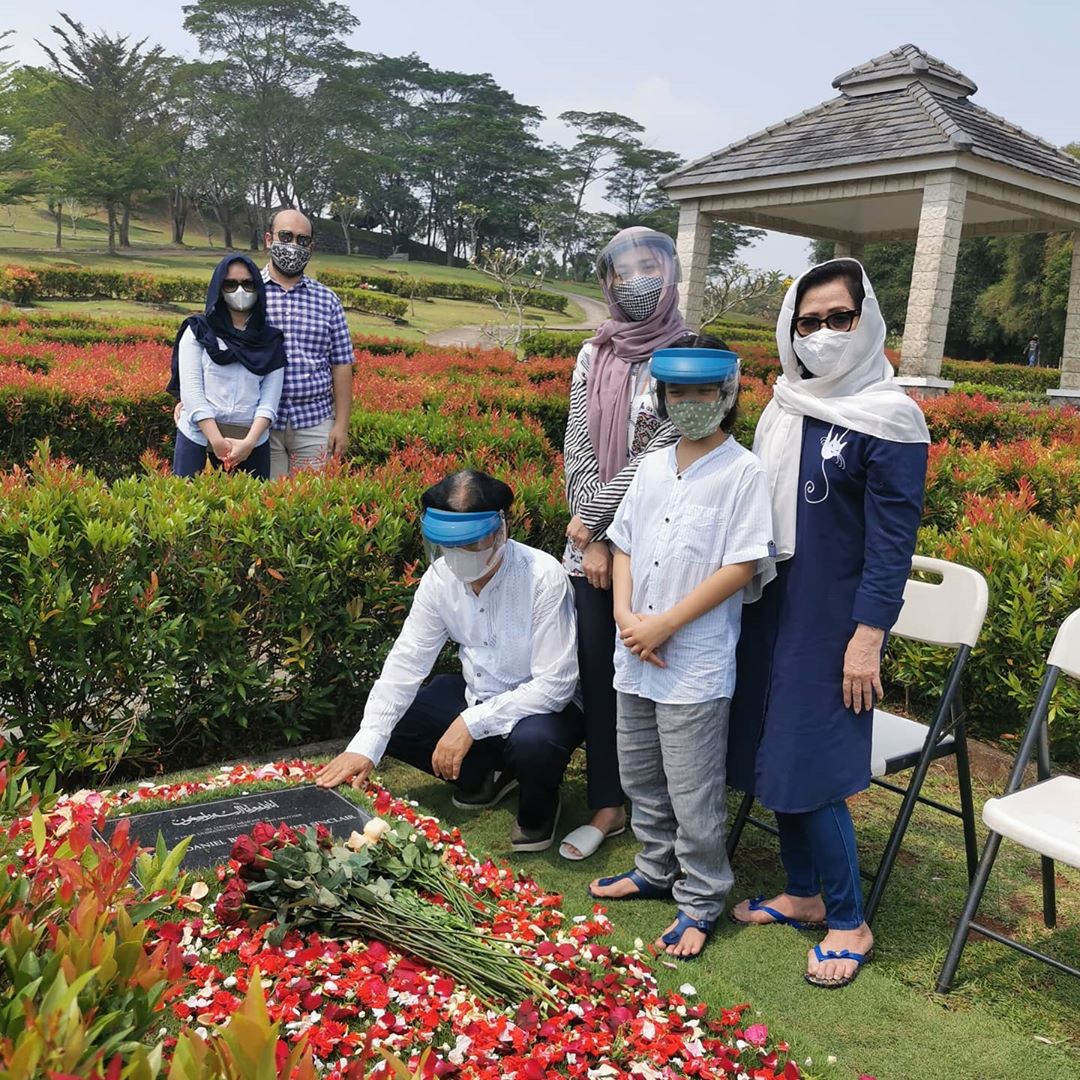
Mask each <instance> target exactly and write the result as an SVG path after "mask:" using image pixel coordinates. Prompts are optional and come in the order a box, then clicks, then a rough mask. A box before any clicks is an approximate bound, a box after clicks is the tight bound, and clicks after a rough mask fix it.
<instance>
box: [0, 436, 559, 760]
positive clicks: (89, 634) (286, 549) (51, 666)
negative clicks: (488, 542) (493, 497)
mask: <svg viewBox="0 0 1080 1080" xmlns="http://www.w3.org/2000/svg"><path fill="white" fill-rule="evenodd" d="M522 452H525V450H524V447H523V448H522ZM469 460H475V461H477V463H480V464H482V465H483V466H484V467H486V468H488V469H490V470H491V471H493V472H495V473H497V474H500V475H503V476H505V477H506V479H507V480H508V481H509V482H510V483H511V484H512V485H513V487H514V488H515V490H516V491H517V493H518V503H517V513H516V516H515V521H514V532H515V535H517V536H519V537H520V538H521V539H524V540H526V541H528V542H530V543H534V544H536V545H537V546H542V547H547V548H549V549H555V548H557V546H558V541H559V539H560V538H561V536H562V535H563V529H564V528H565V522H566V512H565V509H564V506H563V497H562V480H561V477H560V476H558V475H557V474H554V473H553V472H552V470H550V469H547V468H545V467H544V466H543V465H542V464H538V463H535V462H531V461H530V462H522V461H513V460H507V459H506V458H505V457H504V456H503V455H502V454H501V452H500V450H499V449H498V444H494V445H492V446H490V447H489V448H488V449H487V450H486V451H484V452H483V453H479V452H477V453H476V454H475V455H473V457H472V458H471V459H470V455H469V454H468V453H465V454H460V455H459V454H456V453H451V452H448V453H446V454H439V453H435V452H432V450H431V449H430V448H429V447H427V446H424V445H422V444H416V443H411V444H407V445H406V446H405V447H404V448H403V449H402V450H400V451H398V452H396V453H394V454H393V455H391V456H390V457H389V458H388V460H387V461H386V462H385V463H384V464H382V465H380V466H371V467H369V468H367V469H363V470H359V471H356V472H354V473H351V474H342V473H340V472H338V471H336V470H329V471H327V472H324V473H321V474H303V475H301V476H298V477H295V478H293V479H291V480H286V481H283V482H279V483H277V484H269V485H267V484H262V483H260V482H258V481H255V480H252V479H251V478H249V477H247V476H244V475H228V474H224V473H221V472H214V473H208V474H203V475H201V476H199V477H197V478H196V479H195V480H194V481H190V482H188V481H183V480H179V479H176V478H173V477H165V476H159V475H156V474H151V475H147V476H142V477H129V478H127V479H123V480H117V481H115V482H114V483H113V484H112V485H111V486H110V485H108V484H107V483H105V482H104V481H102V480H99V479H97V478H96V477H94V476H92V475H91V474H88V473H84V472H82V471H81V470H79V469H71V468H68V467H65V466H62V465H60V464H56V463H53V462H50V461H49V460H48V459H47V458H45V457H43V456H42V457H39V458H38V459H37V460H35V461H34V462H33V464H32V466H31V471H30V472H29V473H25V472H23V473H19V474H14V475H12V474H8V475H6V476H0V485H2V497H3V504H4V513H3V514H2V515H0V635H2V636H3V640H4V641H6V642H8V643H9V647H7V648H5V649H4V650H3V651H2V653H0V727H8V726H12V725H15V726H18V727H19V728H21V730H22V732H23V737H22V739H21V741H20V743H19V745H20V746H21V747H25V748H26V749H27V750H28V751H29V752H30V753H31V756H32V758H33V759H34V760H35V761H46V760H47V761H49V762H50V764H52V765H54V766H55V767H56V768H57V769H58V770H60V771H62V772H64V773H66V774H67V775H68V776H69V777H71V776H73V775H74V776H78V777H84V776H86V775H88V774H92V773H95V772H102V771H109V770H112V769H119V770H120V771H121V772H126V773H131V772H136V771H146V770H152V769H154V768H175V767H179V766H183V765H187V764H195V763H198V762H203V761H209V760H214V759H215V758H220V757H221V756H222V755H224V754H227V753H229V752H231V751H232V750H234V749H235V747H236V746H238V745H243V746H244V747H245V748H246V749H249V750H252V751H255V750H258V749H270V748H274V747H280V746H282V745H285V744H288V743H293V742H296V741H299V740H302V739H310V738H313V737H316V738H325V737H327V736H329V735H331V734H333V733H335V732H336V731H338V730H353V729H355V726H356V723H357V718H358V716H359V714H360V709H361V706H362V703H363V699H364V695H365V694H366V692H367V689H368V688H369V687H370V685H371V682H372V680H373V678H374V677H375V675H376V674H377V672H378V670H379V668H380V666H381V663H382V660H383V657H384V656H385V654H386V651H387V648H388V647H389V644H390V642H391V641H392V640H393V637H394V635H395V634H396V631H397V628H398V627H399V626H400V623H401V619H402V617H403V614H404V611H405V608H406V605H407V603H408V598H409V596H410V594H411V587H412V584H413V581H414V577H413V568H414V566H415V563H416V561H417V560H418V559H420V558H421V544H420V540H419V536H418V531H417V527H416V516H417V506H418V503H419V495H420V492H421V491H422V490H423V488H424V487H426V486H427V485H428V484H430V483H432V482H434V480H436V479H438V478H440V477H441V476H442V475H444V473H445V472H446V471H447V470H448V469H449V468H451V467H455V466H456V465H457V464H459V463H460V462H468V461H469Z"/></svg>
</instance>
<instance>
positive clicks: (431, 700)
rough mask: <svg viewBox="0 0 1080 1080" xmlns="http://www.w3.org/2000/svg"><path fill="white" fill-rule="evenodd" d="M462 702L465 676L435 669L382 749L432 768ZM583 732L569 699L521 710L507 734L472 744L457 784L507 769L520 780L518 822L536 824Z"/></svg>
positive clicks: (543, 818) (472, 787)
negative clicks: (540, 709)
mask: <svg viewBox="0 0 1080 1080" xmlns="http://www.w3.org/2000/svg"><path fill="white" fill-rule="evenodd" d="M465 705H466V702H465V680H464V679H463V678H462V677H461V676H460V675H436V676H435V678H434V679H432V680H431V682H429V683H428V684H427V686H425V687H423V688H422V689H421V690H420V692H419V693H418V694H417V695H416V698H415V700H414V701H413V703H412V705H410V706H409V708H408V710H407V711H406V713H405V715H404V716H403V717H402V718H401V719H400V720H399V721H398V723H397V726H396V727H395V728H394V733H393V735H391V736H390V743H389V745H388V746H387V748H386V752H387V753H388V754H389V755H390V756H391V757H394V758H397V759H398V761H404V762H405V763H406V764H408V765H412V766H413V768H416V769H422V770H423V771H424V772H426V773H430V772H431V771H432V769H431V755H432V754H433V753H434V752H435V744H436V743H438V741H439V740H440V739H441V738H442V737H443V735H444V734H445V733H446V729H447V728H448V727H449V726H450V725H451V724H452V723H453V722H454V720H455V719H456V718H457V717H458V716H459V715H460V714H461V711H462V710H463V709H464V708H465ZM583 734H584V733H583V731H582V723H581V712H580V710H579V709H578V707H577V706H576V705H573V704H571V705H567V707H566V708H565V709H563V711H562V712H560V713H539V714H537V715H535V716H524V717H522V718H521V719H520V720H519V721H518V722H517V723H516V724H515V725H514V727H513V729H512V730H511V731H510V734H509V735H507V736H506V738H505V739H504V738H502V737H501V736H498V735H496V736H493V737H492V738H489V739H477V741H476V742H474V743H473V744H472V746H471V747H470V749H469V752H468V753H467V754H466V755H465V760H464V761H462V763H461V772H460V774H459V775H458V779H457V787H458V789H459V790H460V791H463V792H473V791H476V790H477V789H478V788H479V787H481V785H482V784H483V783H484V779H485V777H486V776H487V774H488V772H489V771H491V770H492V769H499V770H509V771H510V772H511V773H513V775H514V776H516V777H517V779H518V783H519V784H520V785H521V787H520V790H519V793H518V818H517V819H518V824H519V825H520V826H521V827H522V828H523V829H537V828H539V827H540V826H541V825H544V824H546V823H548V822H550V821H551V817H552V815H553V814H554V813H555V808H556V807H557V806H558V805H559V786H560V785H561V784H562V778H563V773H564V772H565V771H566V766H567V763H568V762H569V761H570V755H571V754H572V753H573V752H574V749H575V748H576V747H577V746H578V744H579V743H580V742H581V739H582V735H583Z"/></svg>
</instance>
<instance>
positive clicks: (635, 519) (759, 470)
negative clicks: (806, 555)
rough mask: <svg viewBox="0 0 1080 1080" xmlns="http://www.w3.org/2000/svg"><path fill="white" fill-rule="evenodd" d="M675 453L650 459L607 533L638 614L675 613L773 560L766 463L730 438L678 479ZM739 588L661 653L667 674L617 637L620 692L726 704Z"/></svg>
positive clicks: (738, 614) (730, 688) (680, 632)
mask: <svg viewBox="0 0 1080 1080" xmlns="http://www.w3.org/2000/svg"><path fill="white" fill-rule="evenodd" d="M675 451H676V447H675V446H671V447H668V448H667V449H664V450H657V451H656V452H655V453H651V454H646V455H645V456H644V457H643V458H642V461H641V464H640V465H639V466H638V471H637V475H636V476H635V477H634V479H633V482H632V483H631V484H630V490H629V491H628V492H627V493H626V497H625V498H624V499H623V501H622V503H621V504H620V506H619V509H618V511H617V513H616V515H615V520H614V522H612V525H611V528H610V529H609V530H608V538H609V539H610V540H611V542H612V543H613V544H614V545H615V546H616V547H617V548H618V549H619V550H620V551H623V552H625V553H626V554H628V555H629V556H630V575H631V578H632V580H633V591H632V594H631V606H632V608H633V610H634V611H636V612H638V613H640V614H642V615H650V614H659V613H660V612H663V611H667V610H668V609H669V608H671V607H673V606H674V605H675V604H677V603H678V602H679V601H680V600H682V599H683V598H684V597H686V596H687V595H688V594H689V593H690V592H692V591H693V590H694V589H695V588H696V587H697V586H698V585H700V584H701V583H702V582H703V581H705V580H706V579H707V578H709V577H711V576H712V575H713V574H714V573H716V571H717V570H719V569H720V568H721V567H724V566H730V565H732V564H734V563H744V562H755V561H757V560H759V559H765V558H768V557H769V555H770V545H771V543H772V505H771V501H770V498H769V488H768V483H767V481H766V478H765V470H764V468H763V467H762V465H761V462H759V461H758V459H757V458H756V457H755V456H754V455H753V454H752V453H750V451H749V450H747V449H745V447H742V446H740V445H739V444H738V443H737V442H736V441H735V440H734V439H733V438H730V437H729V438H727V439H725V440H724V442H723V443H721V444H720V446H718V447H716V449H715V450H712V451H710V452H709V453H708V454H706V455H705V456H704V457H702V458H699V459H698V460H697V461H695V462H694V463H693V464H692V465H690V466H689V467H688V468H686V469H685V470H684V471H682V472H680V471H679V468H678V464H677V461H676V457H675ZM742 602H743V598H742V590H740V591H739V592H737V593H736V594H735V595H734V596H731V597H729V598H728V599H727V600H725V601H724V602H723V603H721V604H718V605H717V606H716V607H714V608H713V609H712V610H711V611H707V612H706V613H705V614H704V615H702V616H701V617H700V618H698V619H695V620H694V621H693V622H692V623H688V624H687V625H686V626H684V627H682V628H681V629H680V630H678V631H677V632H676V633H675V634H673V635H672V636H671V637H670V638H669V639H668V640H667V641H666V642H665V643H664V644H663V645H662V646H661V647H660V650H659V656H660V658H661V659H662V660H663V661H664V662H665V664H666V665H667V666H666V667H664V668H658V667H655V666H654V665H652V664H647V663H644V662H643V661H641V660H639V659H638V658H637V657H636V656H634V654H633V653H632V652H630V650H629V649H627V648H626V646H625V645H623V643H622V641H621V640H620V639H619V638H618V636H617V635H616V647H615V689H616V690H621V691H622V692H624V693H628V694H636V695H638V696H639V697H644V698H648V699H649V700H651V701H657V702H662V703H664V704H673V705H674V704H691V703H694V702H700V701H712V700H715V699H716V698H729V697H731V695H732V693H733V691H734V689H735V646H736V645H737V643H738V640H739V629H740V626H741V622H742Z"/></svg>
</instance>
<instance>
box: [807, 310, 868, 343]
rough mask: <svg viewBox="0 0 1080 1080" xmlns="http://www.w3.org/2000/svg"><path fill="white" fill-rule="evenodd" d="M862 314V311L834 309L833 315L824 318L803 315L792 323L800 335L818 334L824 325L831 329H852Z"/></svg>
mask: <svg viewBox="0 0 1080 1080" xmlns="http://www.w3.org/2000/svg"><path fill="white" fill-rule="evenodd" d="M860 314H861V312H858V311H834V312H833V313H832V314H831V315H826V316H825V318H824V319H819V318H817V317H816V316H814V315H802V316H800V317H799V318H797V319H792V323H793V325H794V326H795V333H796V334H798V335H799V337H808V336H809V335H810V334H816V333H817V332H818V331H819V330H820V329H821V328H822V327H823V326H827V327H828V328H829V329H830V330H840V331H844V330H850V329H851V324H852V323H853V322H854V321H855V320H856V319H857V318H858V317H859V315H860Z"/></svg>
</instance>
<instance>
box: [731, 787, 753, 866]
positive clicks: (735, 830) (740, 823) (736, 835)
mask: <svg viewBox="0 0 1080 1080" xmlns="http://www.w3.org/2000/svg"><path fill="white" fill-rule="evenodd" d="M753 806H754V793H753V792H752V791H748V792H747V793H746V794H745V795H744V796H743V798H742V802H741V803H739V809H738V810H736V811H735V817H734V819H733V820H732V822H731V828H730V829H729V830H728V838H727V857H728V858H729V859H733V858H734V857H735V849H736V848H737V847H738V846H739V841H740V840H741V839H742V834H743V829H745V828H746V819H747V818H748V817H749V816H750V811H751V810H752V809H753Z"/></svg>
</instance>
